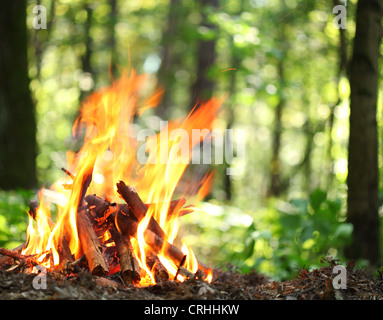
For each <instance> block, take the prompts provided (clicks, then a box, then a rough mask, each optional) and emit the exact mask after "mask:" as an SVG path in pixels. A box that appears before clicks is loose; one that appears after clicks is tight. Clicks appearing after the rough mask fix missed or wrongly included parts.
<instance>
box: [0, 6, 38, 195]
mask: <svg viewBox="0 0 383 320" xmlns="http://www.w3.org/2000/svg"><path fill="white" fill-rule="evenodd" d="M27 44H28V39H27V26H26V1H25V0H22V1H21V0H20V1H7V3H6V4H4V5H3V6H2V8H1V10H0V74H1V77H0V79H1V80H0V148H1V149H0V188H2V189H16V188H26V189H30V188H34V187H35V186H36V166H35V158H36V121H35V109H34V104H33V102H32V98H31V94H30V91H29V78H28V54H27Z"/></svg>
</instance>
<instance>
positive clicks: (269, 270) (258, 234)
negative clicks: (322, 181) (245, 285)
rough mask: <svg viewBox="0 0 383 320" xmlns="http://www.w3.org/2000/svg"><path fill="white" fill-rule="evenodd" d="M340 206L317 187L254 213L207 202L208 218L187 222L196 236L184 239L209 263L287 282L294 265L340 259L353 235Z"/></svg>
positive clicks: (191, 218)
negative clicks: (304, 195)
mask: <svg viewBox="0 0 383 320" xmlns="http://www.w3.org/2000/svg"><path fill="white" fill-rule="evenodd" d="M342 208H343V207H342V202H341V200H339V199H335V200H332V199H329V198H328V197H327V193H326V192H325V191H323V190H319V189H318V190H315V191H314V192H312V194H311V195H310V196H309V198H308V199H291V200H290V201H288V202H285V201H281V200H278V199H274V200H270V202H269V204H268V206H266V207H265V208H263V209H260V210H255V212H253V213H245V212H243V211H241V210H239V209H238V208H233V207H230V206H225V205H222V204H218V205H217V206H214V205H212V204H207V203H205V204H204V205H203V206H202V209H203V210H204V211H205V212H206V214H204V215H203V216H202V215H199V214H198V213H195V214H193V215H190V217H189V218H188V219H189V220H187V221H186V224H187V225H186V227H187V229H188V231H189V232H190V233H193V234H194V236H189V239H188V236H187V235H186V239H187V240H191V241H189V242H188V244H190V245H191V246H192V247H193V249H195V251H196V253H197V256H198V257H200V258H201V259H209V258H210V259H212V260H213V263H214V266H223V267H224V266H225V265H227V264H228V263H230V264H231V265H234V266H236V267H237V270H238V271H240V272H244V273H247V272H250V271H251V270H252V269H254V268H255V269H256V270H257V271H258V272H261V273H264V274H268V275H270V276H271V277H273V278H275V279H278V280H279V279H285V278H291V277H292V276H293V275H294V274H295V273H296V269H297V267H303V266H312V267H319V266H320V259H321V257H323V256H326V255H328V254H330V255H332V256H333V257H337V258H342V255H343V252H342V250H343V248H344V247H345V245H346V244H347V243H348V242H349V241H350V240H351V233H352V225H350V224H348V223H346V222H344V220H345V216H344V212H343V211H344V210H342ZM193 228H194V229H196V230H195V231H193ZM201 255H202V257H201Z"/></svg>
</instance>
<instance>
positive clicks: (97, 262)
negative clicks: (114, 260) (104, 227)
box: [77, 211, 109, 276]
mask: <svg viewBox="0 0 383 320" xmlns="http://www.w3.org/2000/svg"><path fill="white" fill-rule="evenodd" d="M77 232H78V236H79V239H80V243H81V247H82V250H83V251H84V254H85V256H86V258H87V260H88V266H89V269H90V272H91V273H92V274H93V275H96V276H105V275H107V274H108V271H109V270H108V266H107V264H106V261H105V258H104V255H103V252H102V248H101V244H100V240H99V239H98V238H97V235H96V233H95V231H94V229H93V227H92V224H91V223H90V221H89V218H88V217H87V216H86V214H85V213H84V212H83V211H79V212H78V213H77Z"/></svg>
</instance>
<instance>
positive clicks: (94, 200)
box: [85, 194, 194, 232]
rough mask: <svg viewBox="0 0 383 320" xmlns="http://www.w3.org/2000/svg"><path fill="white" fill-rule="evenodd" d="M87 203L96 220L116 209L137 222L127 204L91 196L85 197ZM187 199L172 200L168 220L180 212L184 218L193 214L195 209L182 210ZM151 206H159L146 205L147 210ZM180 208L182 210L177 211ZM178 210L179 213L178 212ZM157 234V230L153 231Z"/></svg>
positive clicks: (179, 214)
mask: <svg viewBox="0 0 383 320" xmlns="http://www.w3.org/2000/svg"><path fill="white" fill-rule="evenodd" d="M85 201H86V203H87V208H88V209H90V210H91V212H92V214H93V217H94V218H103V217H104V216H105V215H106V212H107V211H108V210H109V209H110V208H114V211H120V212H123V213H125V214H126V215H127V216H129V217H130V218H132V219H134V220H137V218H136V217H135V215H134V214H133V213H132V210H131V209H130V208H129V206H128V205H127V204H116V203H110V202H108V201H106V200H103V199H101V198H100V197H98V196H96V195H93V194H89V195H87V196H86V197H85ZM185 202H186V199H184V198H181V199H176V200H172V201H170V203H169V209H168V219H169V218H170V217H171V216H173V215H174V214H175V212H177V211H178V216H179V217H180V216H183V215H186V214H188V213H191V212H193V211H194V210H193V208H191V207H189V206H187V207H184V208H182V206H183V205H184V204H185ZM151 205H157V203H148V204H145V206H146V208H149V206H151ZM178 208H181V209H179V210H177V209H178ZM176 210H177V211H176ZM152 231H153V232H155V229H154V230H152Z"/></svg>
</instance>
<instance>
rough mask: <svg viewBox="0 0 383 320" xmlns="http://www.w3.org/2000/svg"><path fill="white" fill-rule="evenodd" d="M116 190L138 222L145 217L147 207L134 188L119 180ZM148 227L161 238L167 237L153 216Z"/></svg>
mask: <svg viewBox="0 0 383 320" xmlns="http://www.w3.org/2000/svg"><path fill="white" fill-rule="evenodd" d="M117 191H118V193H119V194H120V195H121V197H122V198H123V199H124V200H125V202H126V203H127V204H128V206H129V207H130V209H131V210H132V212H133V214H134V216H135V217H136V218H137V220H138V222H140V221H141V220H142V219H143V218H144V217H145V215H146V211H147V210H148V208H147V206H145V204H144V203H143V202H142V200H141V198H140V196H139V195H138V193H137V192H136V190H134V188H132V187H129V186H127V185H126V184H125V183H124V182H123V181H120V182H118V183H117ZM148 228H149V229H150V230H152V231H153V232H154V233H155V234H157V235H159V236H160V237H161V238H163V239H166V238H167V236H166V234H165V232H164V231H163V230H162V228H161V227H160V225H159V224H158V223H157V221H156V220H155V219H154V218H153V217H151V218H150V221H149V225H148Z"/></svg>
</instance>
